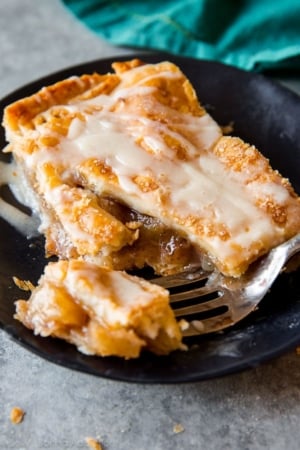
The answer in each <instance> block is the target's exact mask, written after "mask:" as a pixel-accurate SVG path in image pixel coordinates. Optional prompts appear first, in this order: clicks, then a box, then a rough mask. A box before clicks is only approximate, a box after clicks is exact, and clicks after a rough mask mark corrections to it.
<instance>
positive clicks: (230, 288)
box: [151, 234, 300, 337]
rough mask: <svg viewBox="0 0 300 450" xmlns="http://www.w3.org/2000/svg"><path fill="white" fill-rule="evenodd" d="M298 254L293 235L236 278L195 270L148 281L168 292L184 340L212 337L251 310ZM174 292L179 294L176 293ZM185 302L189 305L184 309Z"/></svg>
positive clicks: (298, 239)
mask: <svg viewBox="0 0 300 450" xmlns="http://www.w3.org/2000/svg"><path fill="white" fill-rule="evenodd" d="M299 251H300V234H297V235H296V236H295V237H293V238H292V239H290V240H289V241H286V242H284V243H283V244H281V245H279V246H278V247H275V248H274V249H273V250H271V251H270V252H269V253H268V254H267V255H265V256H263V257H262V258H260V259H259V260H258V261H257V262H256V263H253V264H252V265H251V266H250V268H249V269H248V271H247V272H246V274H245V275H243V276H241V277H240V278H230V277H225V276H223V275H221V274H219V273H216V272H205V271H203V270H201V269H199V268H198V269H193V270H188V271H186V272H182V273H180V274H177V275H170V276H165V277H159V278H155V279H152V280H151V281H152V282H153V283H156V284H159V285H160V286H163V287H165V288H167V289H169V290H170V293H171V295H170V301H171V305H172V308H173V309H174V312H175V315H176V317H178V318H182V319H184V320H183V321H182V322H181V323H183V324H184V327H183V335H184V336H185V337H187V336H196V335H200V334H207V333H212V332H215V331H220V330H223V329H225V328H227V327H229V326H232V325H234V324H236V323H237V322H239V321H240V320H242V319H243V318H245V317H246V316H248V315H249V314H250V313H251V312H252V311H253V310H255V309H256V307H257V305H258V304H259V302H260V301H261V300H262V298H263V297H264V296H265V295H266V293H267V291H268V290H269V289H270V287H271V286H272V284H273V282H274V281H275V279H276V278H277V276H278V275H279V274H280V272H282V271H283V270H284V269H285V265H286V262H287V261H288V260H289V259H290V258H291V257H292V256H293V255H295V254H296V253H297V252H299ZM199 284H200V286H199ZM178 289H179V290H180V292H176V290H178ZM174 290H175V291H174ZM187 302H188V303H189V305H188V306H184V303H187ZM191 302H194V303H193V304H190V303H191ZM201 314H202V315H203V314H204V317H201ZM189 319H190V320H189Z"/></svg>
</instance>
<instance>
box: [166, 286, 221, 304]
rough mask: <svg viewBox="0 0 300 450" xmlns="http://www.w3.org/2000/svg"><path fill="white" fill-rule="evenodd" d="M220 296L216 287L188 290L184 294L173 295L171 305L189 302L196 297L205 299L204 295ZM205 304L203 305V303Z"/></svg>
mask: <svg viewBox="0 0 300 450" xmlns="http://www.w3.org/2000/svg"><path fill="white" fill-rule="evenodd" d="M214 292H215V293H216V294H218V288H217V287H216V286H213V285H212V286H207V285H205V286H201V287H199V288H196V289H191V290H186V291H184V292H178V293H175V294H171V296H170V301H171V303H176V302H180V301H182V300H189V299H192V298H196V297H203V296H204V295H208V294H213V293H214ZM202 304H203V303H202Z"/></svg>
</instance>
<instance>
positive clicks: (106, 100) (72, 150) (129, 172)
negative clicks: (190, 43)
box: [25, 68, 287, 258]
mask: <svg viewBox="0 0 300 450" xmlns="http://www.w3.org/2000/svg"><path fill="white" fill-rule="evenodd" d="M134 70H136V71H139V70H142V69H141V68H136V69H134ZM128 76H129V75H128ZM156 76H162V75H161V74H155V73H154V74H152V75H151V76H150V77H148V78H147V79H146V80H145V79H143V80H141V81H140V82H138V83H137V84H136V85H135V86H134V87H129V88H126V75H125V77H124V81H123V82H122V83H121V84H120V85H119V86H117V87H116V88H115V90H114V92H113V93H112V95H110V96H107V95H99V96H97V97H95V98H92V99H89V100H86V101H80V102H74V103H72V104H70V105H68V106H64V108H66V109H67V110H69V111H70V112H74V113H76V112H80V113H81V114H82V115H84V117H85V121H82V120H80V119H78V118H74V119H73V121H72V123H71V125H70V128H69V132H68V135H67V136H66V137H63V138H61V140H60V144H59V146H57V147H56V148H53V147H51V148H47V147H45V148H43V149H42V150H40V151H38V152H33V153H32V154H31V155H28V157H27V158H26V161H25V163H26V164H27V165H28V166H29V167H30V168H31V170H36V173H37V178H38V180H39V182H42V174H41V173H40V172H39V169H40V168H41V167H42V165H43V164H44V163H45V162H51V163H52V164H54V165H57V164H58V165H61V166H65V167H66V170H69V169H70V167H74V168H75V167H76V166H77V165H79V164H81V163H82V162H83V161H84V160H86V159H90V158H95V159H98V160H101V161H103V162H105V164H106V165H107V166H111V167H112V168H113V171H114V173H115V174H116V175H117V177H118V180H119V183H120V185H121V186H122V189H123V190H124V191H125V192H126V193H127V194H129V195H131V196H132V197H133V198H134V204H135V205H136V206H137V207H138V208H139V210H140V211H141V212H144V213H146V214H150V215H154V216H157V215H159V216H160V217H161V218H164V217H165V222H166V224H167V225H168V218H167V217H166V214H165V211H164V209H163V206H161V204H160V200H159V196H160V195H161V194H166V195H168V196H169V202H170V204H169V205H168V208H169V209H173V211H174V212H175V213H176V214H177V215H178V214H179V215H181V216H185V217H187V216H189V215H197V216H198V217H200V218H201V219H202V220H203V226H204V227H205V226H206V225H207V226H209V224H211V223H219V224H225V225H226V227H227V229H228V230H229V232H230V236H231V238H230V240H229V241H227V242H224V241H223V240H222V239H220V238H219V237H216V236H213V237H207V236H206V237H205V241H206V243H205V245H207V250H209V251H212V252H213V253H217V254H218V256H219V257H221V258H226V256H227V255H229V254H230V253H231V252H232V244H233V243H234V244H238V245H241V246H242V247H244V248H247V246H248V245H250V244H251V243H252V242H253V241H255V240H259V239H260V238H261V237H263V236H264V235H270V230H271V229H272V227H273V228H274V225H273V224H272V223H271V219H270V218H269V217H268V215H267V214H265V213H264V212H263V211H262V210H260V209H259V208H258V207H256V206H255V197H256V195H257V192H258V189H259V192H260V193H261V192H264V193H267V194H270V195H272V196H273V197H274V198H275V199H276V200H277V201H278V202H283V201H284V200H285V199H286V196H287V193H286V191H285V190H284V188H281V187H280V186H277V185H275V183H274V184H265V185H264V186H262V184H261V183H259V186H258V185H257V186H256V185H255V183H252V184H250V185H249V186H248V187H247V188H246V187H245V186H243V183H242V181H243V179H242V177H243V175H242V174H239V178H235V175H234V174H231V175H230V174H229V173H228V171H227V170H226V169H225V167H224V166H223V164H222V163H221V162H220V161H219V159H218V158H217V156H215V155H214V154H213V152H209V149H210V148H211V147H212V145H214V144H215V142H216V141H217V140H218V139H219V137H220V136H221V130H220V128H219V127H218V125H217V124H216V122H215V121H214V120H213V119H212V118H211V117H210V116H209V115H208V114H205V115H203V116H201V117H195V116H192V115H191V114H187V113H180V112H174V111H173V110H172V111H171V110H170V111H169V108H168V106H166V105H163V104H161V103H159V102H158V101H155V99H154V97H153V95H152V96H150V100H149V97H147V98H148V100H145V98H144V97H145V96H147V94H151V93H153V92H154V90H155V87H149V86H143V83H144V82H145V81H147V80H149V79H154V78H155V77H156ZM163 76H164V77H170V78H172V77H173V78H174V77H175V78H176V77H178V76H179V74H178V73H175V74H174V73H171V72H165V73H164V74H163ZM132 95H134V96H140V98H141V102H143V107H145V108H150V109H151V108H152V107H153V106H155V111H156V112H158V113H162V114H163V115H165V116H167V115H168V111H169V112H170V113H171V115H170V117H172V119H173V118H174V122H172V125H174V126H172V129H170V128H169V126H168V125H167V124H165V123H162V122H159V121H157V120H151V119H150V118H145V117H142V116H141V115H139V114H138V113H132V112H128V111H127V112H124V111H122V108H120V110H119V111H118V112H111V108H112V106H113V105H115V104H116V102H117V101H118V100H122V99H126V98H130V97H131V96H132ZM147 102H148V103H147ZM153 102H154V103H153ZM93 106H96V107H97V108H95V110H94V111H93V112H92V113H86V111H87V109H88V108H90V110H91V108H92V107H93ZM49 114H51V109H50V110H49V111H48V112H47V113H44V115H45V116H46V118H47V115H49ZM43 127H44V125H40V126H37V129H36V130H34V131H32V132H31V133H32V135H31V137H32V138H37V137H38V136H39V134H40V132H41V133H42V132H43V130H44V128H43ZM176 127H178V128H176ZM176 129H178V131H176ZM189 132H190V133H191V132H192V139H191V140H190V139H189V138H188V136H189ZM164 135H168V136H171V137H172V138H173V139H175V140H177V141H178V142H179V143H180V145H181V147H182V148H184V149H185V150H186V152H187V155H188V158H187V159H186V160H179V159H178V157H177V156H176V155H174V150H173V149H172V148H170V147H169V146H168V145H166V143H165V142H164V139H163V136H164ZM184 136H185V137H184ZM137 138H142V139H144V142H145V143H146V144H148V145H149V147H150V148H151V152H148V151H147V150H146V149H144V148H142V147H141V146H140V145H138V144H137V143H136V139H137ZM137 174H139V175H143V176H151V177H152V178H154V179H156V180H158V181H160V180H163V183H162V184H161V187H160V189H159V192H156V191H154V192H149V193H144V192H141V190H140V189H139V187H138V186H137V185H136V184H135V183H134V182H133V179H132V177H133V176H135V175H137ZM262 189H263V191H262ZM47 195H51V193H49V192H48V194H47V193H46V196H47ZM171 225H174V224H173V223H171ZM190 236H191V237H192V239H193V238H194V240H195V242H197V241H198V237H197V236H196V235H194V237H193V232H192V234H191V235H190Z"/></svg>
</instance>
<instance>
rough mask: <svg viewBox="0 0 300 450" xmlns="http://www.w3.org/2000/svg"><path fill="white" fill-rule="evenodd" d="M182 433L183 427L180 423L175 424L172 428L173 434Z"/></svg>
mask: <svg viewBox="0 0 300 450" xmlns="http://www.w3.org/2000/svg"><path fill="white" fill-rule="evenodd" d="M183 431H184V426H183V425H181V423H175V425H174V426H173V433H175V434H178V433H182V432H183Z"/></svg>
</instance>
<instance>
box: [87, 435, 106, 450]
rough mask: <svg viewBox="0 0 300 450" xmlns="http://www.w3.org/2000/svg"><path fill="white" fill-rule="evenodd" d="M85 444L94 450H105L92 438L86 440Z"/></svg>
mask: <svg viewBox="0 0 300 450" xmlns="http://www.w3.org/2000/svg"><path fill="white" fill-rule="evenodd" d="M85 442H86V443H87V445H88V446H89V447H90V448H91V449H92V450H103V447H102V445H101V444H100V442H99V441H98V440H97V439H94V438H92V437H87V438H85Z"/></svg>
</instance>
